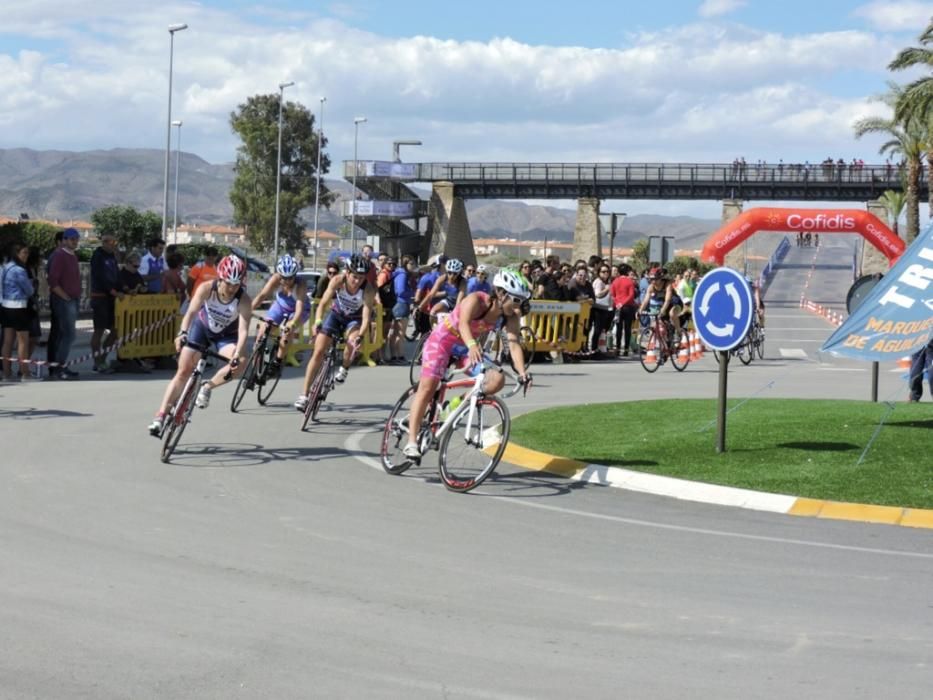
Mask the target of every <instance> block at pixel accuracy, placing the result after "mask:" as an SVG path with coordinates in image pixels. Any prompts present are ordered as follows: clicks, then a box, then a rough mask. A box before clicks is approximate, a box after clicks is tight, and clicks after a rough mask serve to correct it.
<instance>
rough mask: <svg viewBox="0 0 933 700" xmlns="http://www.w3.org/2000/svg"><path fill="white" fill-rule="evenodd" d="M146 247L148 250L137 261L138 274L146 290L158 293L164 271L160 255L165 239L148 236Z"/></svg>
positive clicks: (163, 248)
mask: <svg viewBox="0 0 933 700" xmlns="http://www.w3.org/2000/svg"><path fill="white" fill-rule="evenodd" d="M146 247H147V248H148V249H149V252H148V253H146V254H145V255H144V256H143V257H142V260H140V261H139V274H140V275H142V277H143V282H145V283H146V291H147V292H148V293H149V294H159V293H160V292H161V291H162V273H163V272H164V271H165V258H163V257H162V251H164V250H165V241H163V240H162V239H161V238H150V239H149V241H148V242H147V243H146Z"/></svg>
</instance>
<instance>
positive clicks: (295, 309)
mask: <svg viewBox="0 0 933 700" xmlns="http://www.w3.org/2000/svg"><path fill="white" fill-rule="evenodd" d="M272 294H275V297H274V300H273V302H272V305H271V306H270V307H269V311H268V312H267V313H266V320H267V321H269V322H270V323H271V324H272V325H276V326H277V325H279V324H280V323H282V321H285V320H286V319H288V320H289V321H290V322H289V323H288V324H287V325H286V326H285V328H283V329H282V331H283V332H282V335H281V337H280V338H279V351H278V353H277V354H276V358H275V360H274V361H273V364H272V365H271V366H270V368H271V369H272V370H273V371H278V370H279V369H281V365H282V360H283V359H284V358H285V350H286V348H287V346H288V343H289V341H291V340H292V339H293V338H294V337H295V333H296V332H297V331H296V327H297V326H302V325H304V324H305V323H307V322H308V319H309V318H311V304H310V302H309V301H308V286H307V284H306V283H305V281H304V280H303V279H299V277H298V261H297V260H295V258H293V257H292V256H291V255H283V256H282V257H281V258H279V261H278V262H277V263H276V264H275V274H273V275H272V277H270V278H269V280H268V281H267V282H266V284H265V286H264V287H263V288H262V291H261V292H259V294H257V295H256V297H255V298H254V299H253V311H254V312H255V311H256V309H258V308H259V306H260V304H261V303H262V301H263V300H264V299H266V298H268V297H269V296H270V295H272ZM267 328H268V326H263V327H261V328H260V331H259V335H257V336H256V342H259V341H260V340H261V339H262V337H263V336H264V335H265V334H266V330H267Z"/></svg>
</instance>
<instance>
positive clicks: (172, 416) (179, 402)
mask: <svg viewBox="0 0 933 700" xmlns="http://www.w3.org/2000/svg"><path fill="white" fill-rule="evenodd" d="M188 347H189V348H194V349H195V350H197V351H198V352H199V353H201V357H200V358H198V363H197V364H196V365H195V366H194V370H192V372H191V376H190V377H188V381H187V382H185V388H184V389H182V390H181V394H179V395H178V398H177V399H176V400H175V404H174V405H173V406H172V409H171V410H170V411H169V412H168V414H167V415H166V416H165V421H164V422H163V423H162V434H161V437H162V457H161V458H162V461H163V462H165V463H166V464H168V460H169V459H170V458H171V456H172V453H173V452H174V451H175V448H176V447H177V446H178V441H179V440H181V436H182V433H184V432H185V428H187V427H188V423H190V422H191V414H192V413H193V412H194V405H195V399H196V398H197V395H198V388H199V387H200V386H201V377H202V376H203V375H204V370H205V369H206V368H207V361H208V360H209V359H215V360H219V361H220V362H225V363H226V362H230V358H229V357H224V356H223V355H221V354H220V353H216V352H214V351H213V350H211V349H210V348H207V347H204V346H201V345H194V344H192V343H188ZM235 368H236V363H231V364H230V371H228V372H227V374H226V375H224V381H229V380H230V377H231V376H232V375H233V370H234V369H235Z"/></svg>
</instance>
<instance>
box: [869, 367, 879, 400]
mask: <svg viewBox="0 0 933 700" xmlns="http://www.w3.org/2000/svg"><path fill="white" fill-rule="evenodd" d="M871 400H872V402H873V403H878V363H877V362H872V363H871Z"/></svg>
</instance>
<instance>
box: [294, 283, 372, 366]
mask: <svg viewBox="0 0 933 700" xmlns="http://www.w3.org/2000/svg"><path fill="white" fill-rule="evenodd" d="M318 303H319V300H318V299H313V300H312V302H311V316H310V317H309V318H308V322H307V323H305V324H304V325H302V326H301V327H300V329H299V333H298V337H296V338H295V339H294V340H293V341H292V342H291V343H289V345H288V354H287V355H286V356H285V362H287V363H288V364H290V365H291V366H292V367H300V366H301V362H299V361H298V358H297V357H296V355H297V354H298V353H299V352H305V351H307V352H310V351H311V350H312V349H313V348H314V316H315V312H316V310H317V305H318ZM324 314H325V315H326V314H327V311H326V310H325V311H324ZM369 329H370V331H369V337H365V338H363V345H362V348H361V349H360V355H359V358H358V359H357V364H359V365H369V366H370V367H375V366H376V361H375V360H374V359H373V358H372V357H371V355H372V354H373V353H375V352H376V351H378V350H379V349H381V348H382V345H383V338H382V307H381V306H379V305H378V304H376V305H375V306H373V318H372V319H371V320H370V322H369ZM304 359H305V360H307V359H308V358H304Z"/></svg>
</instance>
